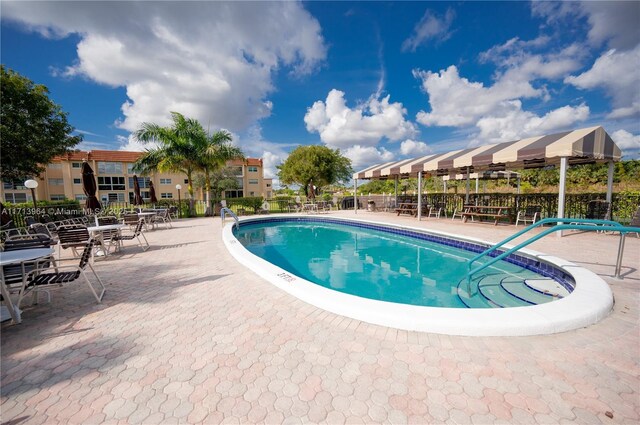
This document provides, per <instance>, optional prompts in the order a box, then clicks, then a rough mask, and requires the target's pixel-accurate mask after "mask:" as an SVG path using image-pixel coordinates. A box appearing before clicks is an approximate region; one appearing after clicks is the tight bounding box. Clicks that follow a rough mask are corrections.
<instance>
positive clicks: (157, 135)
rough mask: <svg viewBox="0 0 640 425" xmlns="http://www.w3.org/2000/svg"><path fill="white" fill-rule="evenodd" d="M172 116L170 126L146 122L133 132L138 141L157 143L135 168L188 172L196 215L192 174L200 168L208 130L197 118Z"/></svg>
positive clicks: (151, 170) (190, 195)
mask: <svg viewBox="0 0 640 425" xmlns="http://www.w3.org/2000/svg"><path fill="white" fill-rule="evenodd" d="M171 118H172V120H173V125H171V126H169V127H161V126H159V125H157V124H153V123H146V122H145V123H142V126H141V127H140V129H138V130H136V131H135V132H134V133H133V136H134V138H135V139H136V140H139V141H141V142H143V143H149V142H156V143H157V144H158V146H157V147H154V148H150V149H147V150H146V151H145V153H144V154H143V155H142V156H141V157H140V158H139V159H138V160H137V161H136V163H135V165H134V170H135V171H136V172H140V173H142V174H149V173H151V172H154V171H160V172H167V171H168V172H180V173H184V174H186V176H187V192H188V194H189V213H190V215H193V211H194V204H193V173H194V172H195V171H196V170H198V169H199V168H200V165H199V164H200V156H201V149H200V146H203V145H204V143H205V141H206V140H207V133H206V132H205V130H204V128H203V127H202V125H201V124H200V123H199V122H198V121H197V120H194V119H191V118H186V117H184V116H183V115H182V114H180V113H178V112H171Z"/></svg>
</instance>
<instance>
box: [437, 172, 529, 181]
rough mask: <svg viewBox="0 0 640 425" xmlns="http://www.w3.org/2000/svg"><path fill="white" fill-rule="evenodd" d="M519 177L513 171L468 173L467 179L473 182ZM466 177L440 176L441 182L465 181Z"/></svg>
mask: <svg viewBox="0 0 640 425" xmlns="http://www.w3.org/2000/svg"><path fill="white" fill-rule="evenodd" d="M518 177H520V173H516V172H515V171H483V172H480V173H470V174H469V179H470V180H475V179H480V180H492V179H516V178H518ZM466 178H467V175H466V174H464V173H462V174H447V175H446V176H442V180H466Z"/></svg>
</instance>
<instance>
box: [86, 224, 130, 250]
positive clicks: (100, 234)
mask: <svg viewBox="0 0 640 425" xmlns="http://www.w3.org/2000/svg"><path fill="white" fill-rule="evenodd" d="M125 227H127V225H126V224H103V225H102V226H92V227H87V231H88V232H89V233H91V234H92V235H95V236H96V237H97V239H99V240H100V244H96V247H97V248H96V250H97V249H99V248H100V246H101V247H102V252H103V254H104V256H105V257H107V256H108V255H109V250H108V249H106V247H105V244H104V233H105V232H112V231H117V233H118V234H120V231H121V230H122V229H123V228H125ZM119 250H120V242H117V243H116V251H119Z"/></svg>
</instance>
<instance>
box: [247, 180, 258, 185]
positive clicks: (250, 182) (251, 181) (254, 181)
mask: <svg viewBox="0 0 640 425" xmlns="http://www.w3.org/2000/svg"><path fill="white" fill-rule="evenodd" d="M249 184H258V179H249Z"/></svg>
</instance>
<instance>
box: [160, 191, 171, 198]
mask: <svg viewBox="0 0 640 425" xmlns="http://www.w3.org/2000/svg"><path fill="white" fill-rule="evenodd" d="M160 198H162V199H173V193H171V192H169V193H161V194H160Z"/></svg>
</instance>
